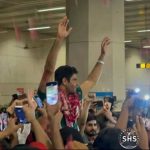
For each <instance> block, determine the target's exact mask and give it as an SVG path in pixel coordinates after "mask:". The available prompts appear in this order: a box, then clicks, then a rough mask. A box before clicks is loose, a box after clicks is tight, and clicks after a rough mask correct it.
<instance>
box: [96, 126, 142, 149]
mask: <svg viewBox="0 0 150 150" xmlns="http://www.w3.org/2000/svg"><path fill="white" fill-rule="evenodd" d="M120 134H121V129H118V128H105V129H103V130H102V131H101V132H100V133H99V135H98V136H97V138H96V139H95V141H94V144H93V147H94V149H96V150H125V148H123V147H121V145H120V143H119V136H120ZM134 150H141V149H140V148H139V147H138V146H137V147H136V148H134Z"/></svg>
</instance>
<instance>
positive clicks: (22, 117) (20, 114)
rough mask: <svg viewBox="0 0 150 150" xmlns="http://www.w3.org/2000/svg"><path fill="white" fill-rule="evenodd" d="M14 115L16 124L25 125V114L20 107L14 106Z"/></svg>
mask: <svg viewBox="0 0 150 150" xmlns="http://www.w3.org/2000/svg"><path fill="white" fill-rule="evenodd" d="M15 114H16V116H17V118H18V122H19V123H21V124H25V123H27V119H26V117H25V113H24V111H23V108H22V106H15Z"/></svg>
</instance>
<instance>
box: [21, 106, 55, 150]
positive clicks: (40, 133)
mask: <svg viewBox="0 0 150 150" xmlns="http://www.w3.org/2000/svg"><path fill="white" fill-rule="evenodd" d="M23 110H24V112H25V115H26V118H27V120H28V121H29V122H31V125H32V128H33V131H34V133H35V137H36V141H38V142H41V143H43V144H44V145H45V146H47V148H48V149H51V148H52V144H51V141H50V139H49V137H48V136H47V134H46V133H45V131H44V130H43V128H42V127H41V125H40V124H39V122H38V121H37V120H36V118H35V115H34V110H33V109H32V108H31V107H28V106H24V107H23Z"/></svg>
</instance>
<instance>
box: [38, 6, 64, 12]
mask: <svg viewBox="0 0 150 150" xmlns="http://www.w3.org/2000/svg"><path fill="white" fill-rule="evenodd" d="M65 9H66V7H53V8H48V9H39V10H37V12H45V11H56V10H65Z"/></svg>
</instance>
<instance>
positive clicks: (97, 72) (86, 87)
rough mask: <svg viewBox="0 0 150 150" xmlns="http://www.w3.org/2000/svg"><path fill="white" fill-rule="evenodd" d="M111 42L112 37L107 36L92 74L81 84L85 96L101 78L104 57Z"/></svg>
mask: <svg viewBox="0 0 150 150" xmlns="http://www.w3.org/2000/svg"><path fill="white" fill-rule="evenodd" d="M109 44H110V39H109V38H107V37H105V38H104V39H103V41H102V44H101V53H100V56H99V57H98V61H97V62H96V64H95V66H94V68H93V69H92V71H91V72H90V74H89V75H88V77H87V80H86V81H84V82H83V83H82V84H81V89H82V92H83V96H86V95H87V94H88V92H89V91H90V89H91V88H92V87H93V86H94V85H95V84H96V82H97V81H98V79H99V78H100V76H101V73H102V68H103V64H104V58H105V55H106V51H107V47H108V45H109Z"/></svg>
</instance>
